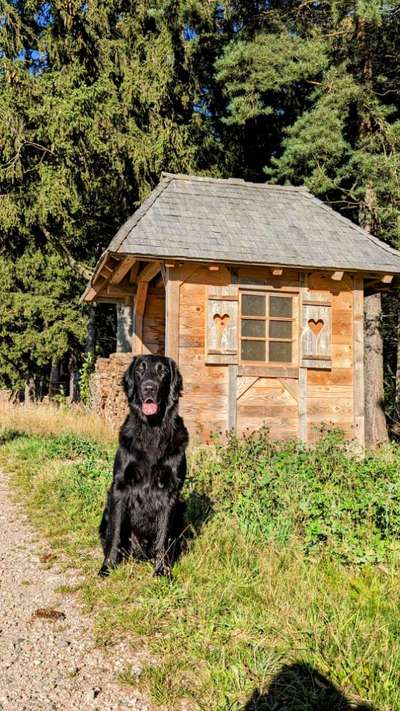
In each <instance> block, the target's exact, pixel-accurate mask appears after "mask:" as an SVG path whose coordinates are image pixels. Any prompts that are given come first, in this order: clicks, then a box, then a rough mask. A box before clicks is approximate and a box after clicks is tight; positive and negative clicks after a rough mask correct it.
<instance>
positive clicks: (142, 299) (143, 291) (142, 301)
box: [135, 281, 149, 316]
mask: <svg viewBox="0 0 400 711" xmlns="http://www.w3.org/2000/svg"><path fill="white" fill-rule="evenodd" d="M148 288H149V283H148V282H147V281H141V282H139V284H138V288H137V292H136V298H135V314H141V315H142V316H143V314H144V310H145V307H146V299H147V291H148Z"/></svg>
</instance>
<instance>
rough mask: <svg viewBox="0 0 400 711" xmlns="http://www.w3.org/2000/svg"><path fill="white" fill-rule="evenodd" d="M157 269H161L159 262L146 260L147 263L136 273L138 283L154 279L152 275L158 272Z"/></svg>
mask: <svg viewBox="0 0 400 711" xmlns="http://www.w3.org/2000/svg"><path fill="white" fill-rule="evenodd" d="M159 271H161V264H160V262H148V264H146V266H145V267H143V269H142V271H141V272H139V274H138V278H137V280H138V283H139V282H141V281H143V282H149V281H151V280H152V279H154V277H155V276H156V275H157V274H158V272H159Z"/></svg>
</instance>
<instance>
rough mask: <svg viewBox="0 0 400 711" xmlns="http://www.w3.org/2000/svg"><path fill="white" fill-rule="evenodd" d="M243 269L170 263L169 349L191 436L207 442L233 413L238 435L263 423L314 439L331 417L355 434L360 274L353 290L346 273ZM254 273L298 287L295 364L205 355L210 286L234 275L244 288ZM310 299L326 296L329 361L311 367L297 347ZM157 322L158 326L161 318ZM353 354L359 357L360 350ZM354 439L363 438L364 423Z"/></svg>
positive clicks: (359, 407)
mask: <svg viewBox="0 0 400 711" xmlns="http://www.w3.org/2000/svg"><path fill="white" fill-rule="evenodd" d="M245 272H246V273H245V274H244V272H243V274H242V277H243V278H242V279H241V272H240V270H239V271H236V272H235V274H234V277H233V276H232V273H231V272H230V271H229V270H228V269H227V268H224V267H221V268H220V269H219V270H218V271H210V270H209V269H208V267H207V266H202V265H195V264H186V265H185V266H181V267H177V268H175V269H171V270H169V275H168V281H167V288H166V300H167V325H166V328H167V345H166V353H167V355H171V356H172V357H175V359H176V360H177V361H178V364H179V367H180V370H181V372H182V376H183V379H184V397H183V399H182V403H181V408H180V410H181V414H182V416H183V417H184V419H185V422H186V424H187V426H188V429H189V431H190V433H191V437H192V440H193V441H195V442H196V441H203V442H207V441H209V440H210V437H211V435H212V433H213V432H226V430H227V429H228V427H229V423H231V422H232V418H233V421H234V422H235V425H236V429H237V431H238V433H239V434H243V433H245V432H246V431H252V430H255V429H258V428H259V427H261V426H262V425H263V424H265V425H266V426H267V427H269V428H270V431H271V435H272V437H274V438H277V439H281V438H283V439H284V438H297V437H300V438H303V439H305V440H307V441H313V440H314V439H315V437H316V436H317V434H318V431H319V429H320V428H321V425H322V424H327V425H332V424H334V425H337V426H340V427H341V428H342V429H344V431H345V433H346V435H347V436H348V437H353V436H354V434H355V430H354V420H355V419H356V420H357V421H359V422H360V423H361V422H362V420H363V400H362V397H363V394H362V378H363V374H362V370H361V371H360V372H358V375H357V378H358V381H357V382H358V384H357V388H356V390H354V388H353V380H354V377H353V374H354V354H353V343H355V342H356V343H358V345H357V346H356V348H357V349H358V351H360V349H362V337H361V341H357V338H358V336H357V333H358V334H360V328H361V330H362V280H361V281H360V278H359V277H357V280H358V281H357V283H358V285H360V283H361V291H360V289H359V290H358V291H357V290H356V291H355V292H354V280H353V277H352V276H350V275H345V276H344V277H343V279H342V280H340V281H334V280H332V275H331V274H324V273H315V272H309V273H308V274H306V273H303V274H299V273H298V272H295V271H294V270H292V271H290V270H283V273H282V274H281V275H279V276H274V277H273V278H272V277H271V271H270V270H267V269H265V270H260V269H254V270H249V269H246V270H245ZM243 275H244V276H243ZM252 275H253V276H254V277H255V278H259V279H261V282H262V281H263V280H264V282H265V284H264V286H265V285H266V286H273V287H274V290H275V289H276V290H277V291H280V290H282V291H285V290H292V291H293V290H294V293H296V294H298V298H297V299H295V301H294V303H296V308H298V314H297V316H296V318H297V319H298V328H297V329H296V330H297V333H298V342H297V343H296V345H295V352H296V349H298V353H299V357H298V358H297V359H296V360H297V363H296V364H294V363H293V366H295V367H291V368H287V369H283V370H282V369H281V370H279V368H268V367H267V366H266V367H265V370H263V368H264V366H263V367H262V366H260V367H259V368H257V369H256V370H257V372H254V373H250V372H248V371H247V370H246V368H245V367H243V365H241V364H240V362H239V361H237V362H236V363H234V361H232V356H230V358H231V360H230V361H229V362H227V363H226V364H223V365H222V364H220V363H217V364H216V363H210V362H207V358H206V351H207V344H206V338H207V333H206V321H207V299H208V295H209V293H210V292H209V287H210V286H218V287H225V286H226V287H229V286H231V285H232V282H234V284H235V285H236V288H239V289H240V288H241V287H242V286H243V288H245V282H246V280H247V279H251V276H252ZM267 282H268V283H267ZM231 288H232V286H231ZM356 289H357V287H356ZM223 291H224V290H223V289H222V290H221V292H223ZM227 293H228V292H227ZM354 294H358V296H357V304H358V305H357V313H358V311H360V308H361V312H360V313H361V316H360V314H358V315H357V316H356V319H358V321H357V323H358V326H357V329H358V330H357V332H356V331H355V328H354V312H353V305H354V298H355V297H354ZM360 294H361V296H360ZM313 299H315V300H316V301H318V302H321V303H324V304H325V308H329V313H330V314H331V333H332V336H331V354H330V355H331V360H330V362H329V365H326V366H325V367H323V364H322V366H321V363H320V367H318V368H317V367H310V362H309V361H308V360H307V361H303V363H302V359H301V353H300V348H301V330H302V328H301V309H302V301H303V300H308V301H307V303H308V302H309V301H310V300H311V301H312V300H313ZM360 299H361V301H360ZM358 302H360V303H358ZM360 304H361V306H360ZM359 307H360V308H359ZM150 308H152V307H150ZM154 309H156V307H155V306H154ZM149 313H150V312H149ZM360 319H361V320H360ZM159 325H160V327H161V321H160V322H159ZM150 330H151V329H150V326H149V331H150ZM145 333H146V334H147V331H146V328H145ZM145 338H146V336H145ZM150 340H151V339H150ZM154 341H155V339H153V342H154ZM148 342H149V339H148ZM360 343H361V345H360ZM360 352H361V351H360ZM357 357H358V359H359V357H360V353H358V356H357ZM208 360H209V359H208ZM305 363H306V366H305V365H304V364H305ZM358 392H360V397H361V401H360V402H358V396H357V393H358ZM232 402H233V410H232ZM235 403H236V406H235ZM357 403H358V404H357ZM358 438H359V439H360V441H361V442H362V440H363V432H362V425H360V429H359V432H358Z"/></svg>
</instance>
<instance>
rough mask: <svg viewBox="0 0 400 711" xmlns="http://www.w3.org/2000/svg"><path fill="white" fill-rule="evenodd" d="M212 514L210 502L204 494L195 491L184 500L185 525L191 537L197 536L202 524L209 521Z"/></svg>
mask: <svg viewBox="0 0 400 711" xmlns="http://www.w3.org/2000/svg"><path fill="white" fill-rule="evenodd" d="M213 514H214V509H213V506H212V501H211V499H210V498H209V497H208V496H206V494H199V493H198V492H197V491H192V492H190V494H189V496H188V497H187V498H186V499H185V524H186V526H187V527H188V529H189V530H190V531H191V536H192V537H194V535H197V536H198V535H199V533H200V532H201V529H202V528H203V526H204V524H205V523H207V521H209V520H210V518H211V517H212V516H213ZM189 537H190V534H189Z"/></svg>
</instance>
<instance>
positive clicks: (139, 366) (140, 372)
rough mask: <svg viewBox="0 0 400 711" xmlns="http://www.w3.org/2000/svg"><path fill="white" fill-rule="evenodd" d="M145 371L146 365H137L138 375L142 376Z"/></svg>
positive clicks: (142, 363)
mask: <svg viewBox="0 0 400 711" xmlns="http://www.w3.org/2000/svg"><path fill="white" fill-rule="evenodd" d="M145 371H146V364H145V363H144V362H143V361H142V362H141V363H139V365H138V366H137V368H136V372H137V373H138V375H143V373H144V372H145Z"/></svg>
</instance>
